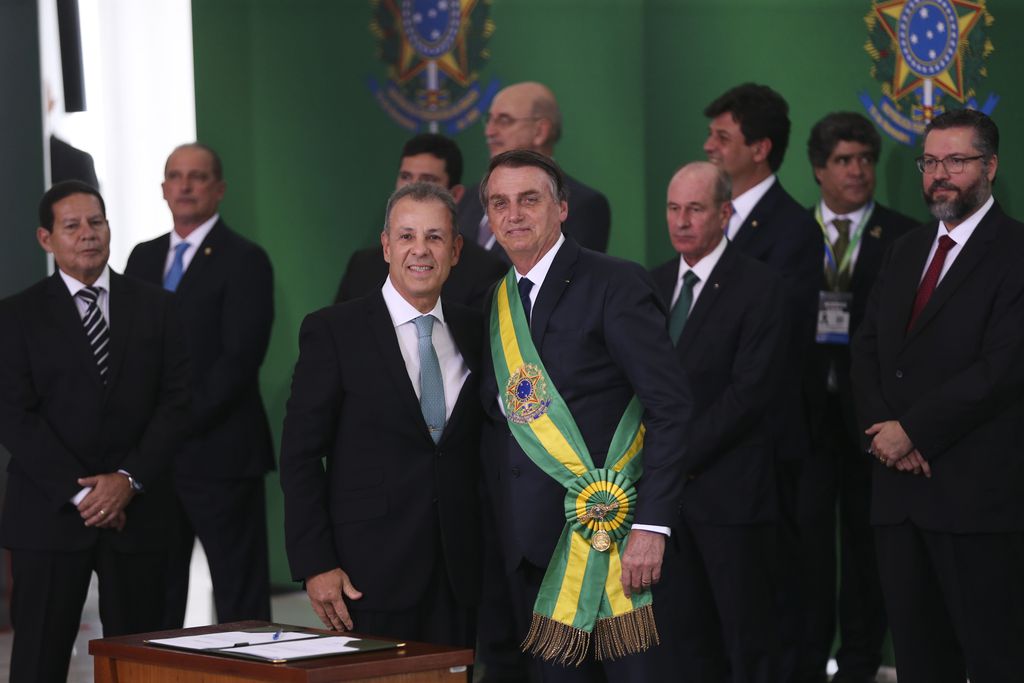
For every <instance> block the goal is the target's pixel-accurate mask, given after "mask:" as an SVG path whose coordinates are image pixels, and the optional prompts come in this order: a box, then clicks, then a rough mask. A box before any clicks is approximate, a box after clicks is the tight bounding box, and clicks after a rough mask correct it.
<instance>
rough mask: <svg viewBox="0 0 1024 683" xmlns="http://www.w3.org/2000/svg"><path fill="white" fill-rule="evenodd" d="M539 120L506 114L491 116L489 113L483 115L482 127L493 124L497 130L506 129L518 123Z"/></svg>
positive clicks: (537, 117) (535, 117)
mask: <svg viewBox="0 0 1024 683" xmlns="http://www.w3.org/2000/svg"><path fill="white" fill-rule="evenodd" d="M539 118H541V117H540V116H519V117H516V116H509V115H508V114H498V115H497V116H491V113H490V112H487V113H486V114H484V125H485V126H486V125H487V124H489V123H493V124H494V125H495V126H497V127H498V128H508V127H509V126H512V125H514V124H516V123H519V122H520V121H536V120H537V119H539Z"/></svg>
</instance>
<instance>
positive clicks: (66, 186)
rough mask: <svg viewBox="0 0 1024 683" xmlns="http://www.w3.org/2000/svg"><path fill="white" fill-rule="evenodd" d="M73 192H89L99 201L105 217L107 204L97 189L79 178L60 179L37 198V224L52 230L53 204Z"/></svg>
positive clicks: (49, 230)
mask: <svg viewBox="0 0 1024 683" xmlns="http://www.w3.org/2000/svg"><path fill="white" fill-rule="evenodd" d="M73 194H91V195H92V196H93V197H96V199H98V200H99V202H100V211H102V212H103V217H104V218H106V217H107V205H106V203H105V202H104V201H103V196H102V195H101V194H100V191H99V190H97V189H96V188H95V187H93V186H92V185H90V184H89V183H84V182H82V181H81V180H62V181H61V182H59V183H54V185H53V187H51V188H50V189H49V190H47V191H46V193H45V194H43V198H42V199H40V200H39V226H40V227H42V228H45V229H46V230H47V231H48V232H53V205H54V204H56V203H57V202H59V201H60V200H62V199H66V198H68V197H70V196H71V195H73Z"/></svg>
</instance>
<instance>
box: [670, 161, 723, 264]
mask: <svg viewBox="0 0 1024 683" xmlns="http://www.w3.org/2000/svg"><path fill="white" fill-rule="evenodd" d="M731 196H732V185H731V183H730V181H729V175H728V174H727V173H726V172H725V171H724V170H722V169H721V168H719V167H718V166H715V165H714V164H712V163H709V162H707V161H695V162H693V163H690V164H686V165H685V166H683V167H682V168H680V169H679V170H678V171H676V173H675V175H673V176H672V180H671V182H669V184H668V198H667V201H666V204H665V218H666V221H667V223H668V235H669V239H670V240H671V241H672V246H673V247H674V248H675V250H676V251H677V252H679V253H680V254H681V255H682V256H683V258H684V259H685V260H686V263H687V264H689V265H690V266H691V267H692V266H694V265H696V264H697V262H698V261H700V260H701V259H702V258H704V257H705V256H707V255H708V254H709V253H710V252H711V251H713V250H714V248H715V247H717V246H718V244H719V242H721V241H722V237H723V236H724V232H723V231H724V230H725V227H726V226H727V225H728V224H729V217H730V216H731V215H732V204H731V203H730V201H729V198H730V197H731Z"/></svg>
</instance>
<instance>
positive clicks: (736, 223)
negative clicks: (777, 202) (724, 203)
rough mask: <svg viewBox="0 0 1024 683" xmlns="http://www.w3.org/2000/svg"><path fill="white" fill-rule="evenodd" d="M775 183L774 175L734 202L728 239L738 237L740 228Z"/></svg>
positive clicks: (727, 234) (727, 233)
mask: <svg viewBox="0 0 1024 683" xmlns="http://www.w3.org/2000/svg"><path fill="white" fill-rule="evenodd" d="M774 182H775V174H774V173H773V174H772V175H770V176H768V177H767V178H765V179H764V180H762V181H761V182H759V183H758V184H757V185H754V186H753V187H752V188H750V189H749V190H747V191H746V192H744V193H743V194H741V195H740V196H739V197H736V198H734V199H733V200H732V217H731V218H729V228H728V230H726V233H725V236H726V237H728V238H729V239H730V240H732V239H733V238H734V237H736V233H737V232H739V229H740V226H741V225H743V222H744V221H745V220H747V216H749V215H750V212H751V211H753V210H754V207H755V206H757V203H758V202H759V201H761V198H762V197H764V195H765V193H767V192H768V190H769V189H770V188H771V186H772V184H773V183H774Z"/></svg>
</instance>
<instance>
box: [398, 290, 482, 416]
mask: <svg viewBox="0 0 1024 683" xmlns="http://www.w3.org/2000/svg"><path fill="white" fill-rule="evenodd" d="M381 292H382V293H383V294H384V303H385V305H387V307H388V314H390V315H391V322H392V323H394V325H395V334H396V335H397V336H398V348H399V349H401V351H402V359H403V360H404V361H405V370H406V372H408V373H409V381H410V382H412V388H413V390H414V391H415V392H416V398H419V397H420V346H419V334H418V333H417V331H416V323H414V322H413V320H415V319H416V318H418V317H420V316H421V315H432V316H434V318H435V320H434V329H433V331H432V332H431V341H432V342H433V344H434V351H435V353H437V362H438V364H439V365H440V366H441V380H442V382H443V384H444V408H445V412H444V417H445V420H446V421H447V420H448V418H450V417H451V416H452V410H454V408H455V403H456V402H457V401H458V399H459V393H460V392H461V391H462V385H463V384H465V382H466V378H467V377H469V367H468V366H467V365H466V362H465V361H464V360H463V358H462V354H461V353H459V349H458V347H457V346H455V340H454V339H453V338H452V332H451V328H450V327H449V326H448V324H447V323H445V321H444V311H443V310H441V300H440V299H438V300H437V303H435V304H434V308H433V310H431V311H430V312H429V313H420V312H419V311H418V310H416V308H415V307H414V306H413V305H412V304H410V303H409V302H408V301H406V300H405V299H404V298H402V295H401V294H399V293H398V290H397V289H395V286H394V285H393V284H392V283H391V276H388V279H387V280H385V281H384V286H383V287H381Z"/></svg>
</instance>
